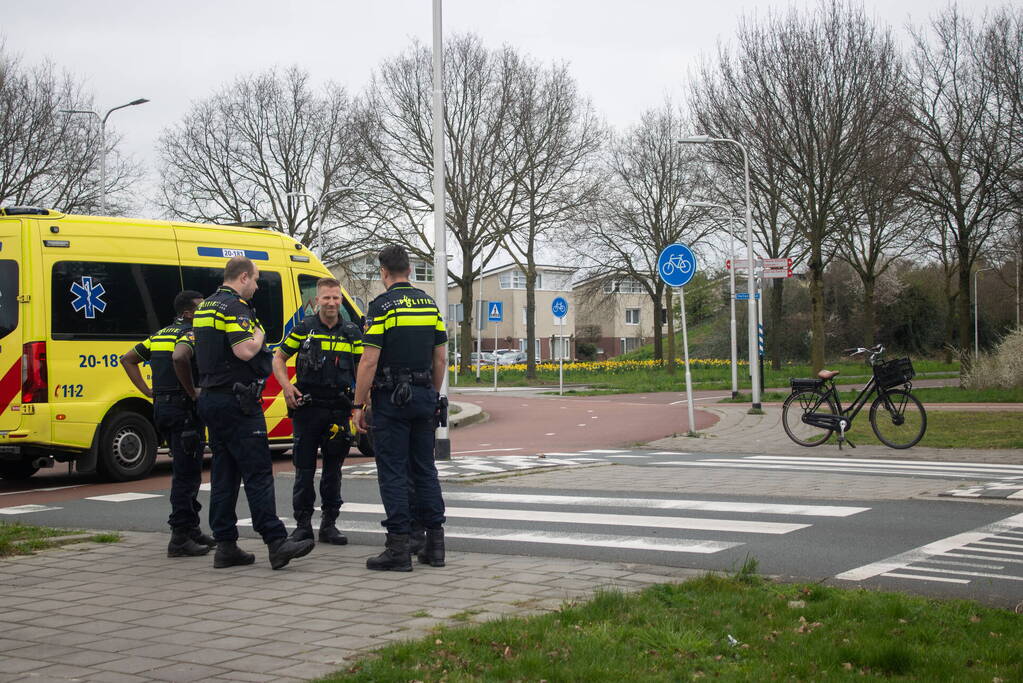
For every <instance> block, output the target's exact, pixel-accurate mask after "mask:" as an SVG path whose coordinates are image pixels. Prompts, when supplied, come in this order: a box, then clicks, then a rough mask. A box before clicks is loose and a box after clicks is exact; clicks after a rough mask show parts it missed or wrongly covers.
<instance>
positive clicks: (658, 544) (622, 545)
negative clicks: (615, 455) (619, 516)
mask: <svg viewBox="0 0 1023 683" xmlns="http://www.w3.org/2000/svg"><path fill="white" fill-rule="evenodd" d="M345 507H348V504H347V503H346V504H345ZM342 511H343V508H342ZM240 523H241V522H240V521H239V524H240ZM342 528H343V529H344V530H345V531H359V532H367V533H380V534H382V533H384V532H385V529H383V528H382V527H381V526H380V525H379V524H374V523H372V522H357V521H356V522H344V523H343V524H342ZM444 537H445V538H464V539H475V540H485V541H513V542H516V543H548V544H551V545H578V546H586V547H594V546H596V547H601V548H619V549H622V550H655V551H660V552H668V553H698V554H712V553H719V552H721V551H722V550H728V549H730V548H735V547H738V546H740V545H743V544H742V543H739V542H735V541H711V540H703V539H688V538H656V537H643V536H616V535H612V534H577V533H564V532H553V531H527V530H519V529H488V528H484V527H472V526H466V527H459V526H445V527H444Z"/></svg>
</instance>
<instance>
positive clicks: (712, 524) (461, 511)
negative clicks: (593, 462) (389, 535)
mask: <svg viewBox="0 0 1023 683" xmlns="http://www.w3.org/2000/svg"><path fill="white" fill-rule="evenodd" d="M343 511H347V512H357V513H368V514H377V515H383V514H384V506H383V505H377V504H367V503H345V505H344V508H343ZM444 514H445V516H447V517H459V518H469V519H489V520H497V519H499V520H508V521H516V522H538V521H543V522H550V523H562V524H593V525H599V526H636V527H646V528H658V529H699V530H702V531H727V532H738V533H753V534H788V533H791V532H793V531H799V530H800V529H805V528H807V527H809V526H811V525H809V524H786V523H782V522H756V521H749V520H738V519H714V518H709V517H656V516H649V515H605V514H597V513H590V512H551V511H546V510H544V511H542V512H538V511H536V510H504V509H498V508H451V507H449V508H447V509H446V510H445V511H444Z"/></svg>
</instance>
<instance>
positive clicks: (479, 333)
mask: <svg viewBox="0 0 1023 683" xmlns="http://www.w3.org/2000/svg"><path fill="white" fill-rule="evenodd" d="M484 306H486V304H485V303H484V302H483V267H482V266H480V303H479V306H477V307H476V313H477V314H478V321H477V323H476V383H477V384H479V382H480V365H481V364H482V363H483V307H484Z"/></svg>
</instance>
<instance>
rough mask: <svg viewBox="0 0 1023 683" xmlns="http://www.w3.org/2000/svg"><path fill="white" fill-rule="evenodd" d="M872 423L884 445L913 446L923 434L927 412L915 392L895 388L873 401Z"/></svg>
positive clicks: (892, 446)
mask: <svg viewBox="0 0 1023 683" xmlns="http://www.w3.org/2000/svg"><path fill="white" fill-rule="evenodd" d="M870 426H871V427H872V428H873V430H874V434H876V435H877V438H878V439H880V440H881V443H883V444H884V445H885V446H888V447H889V448H899V449H902V448H910V447H912V446H915V445H916V444H917V443H919V441H920V439H922V438H924V432H926V431H927V413H925V412H924V407H923V405H922V404H921V403H920V401H919V399H917V397H916V396H914V395H913V394H911V393H909V392H908V391H906V390H905V389H892V390H891V391H886V392H884V393H882V394H880V395H879V396H878V397H877V398H875V399H874V402H873V403H872V404H870Z"/></svg>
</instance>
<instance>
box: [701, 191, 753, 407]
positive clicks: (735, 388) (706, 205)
mask: <svg viewBox="0 0 1023 683" xmlns="http://www.w3.org/2000/svg"><path fill="white" fill-rule="evenodd" d="M686 206H691V207H693V208H694V209H720V210H722V211H727V212H729V213H728V215H727V216H725V220H727V221H738V222H740V223H741V222H742V220H743V219H742V218H740V217H739V216H733V215H732V214H731V209H729V208H728V207H727V206H724V205H722V204H711V203H710V202H689V203H688V204H686ZM728 254H729V258H731V260H732V263H731V266H730V267H729V268H728V284H729V290H730V296H729V297H728V299H729V301H728V307H729V310H730V313H731V320H730V323H731V325H730V330H731V347H732V398H735V397H736V396H738V395H739V349H738V344H737V343H736V337H737V335H736V329H735V230H733V229H732V226H731V225H729V226H728ZM749 276H750V277H753V274H752V273H750V275H749Z"/></svg>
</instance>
